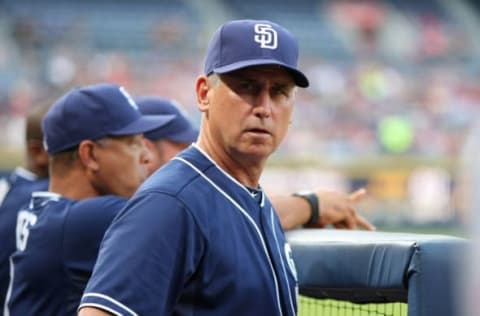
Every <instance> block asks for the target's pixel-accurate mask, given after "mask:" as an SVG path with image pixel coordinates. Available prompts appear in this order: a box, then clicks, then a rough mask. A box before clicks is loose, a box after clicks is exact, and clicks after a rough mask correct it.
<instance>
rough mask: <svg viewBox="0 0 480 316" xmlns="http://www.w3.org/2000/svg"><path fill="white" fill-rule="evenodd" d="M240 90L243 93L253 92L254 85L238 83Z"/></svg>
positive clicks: (244, 82) (246, 82)
mask: <svg viewBox="0 0 480 316" xmlns="http://www.w3.org/2000/svg"><path fill="white" fill-rule="evenodd" d="M240 88H241V89H242V90H243V91H254V90H255V85H254V84H253V83H252V82H249V81H243V82H241V83H240Z"/></svg>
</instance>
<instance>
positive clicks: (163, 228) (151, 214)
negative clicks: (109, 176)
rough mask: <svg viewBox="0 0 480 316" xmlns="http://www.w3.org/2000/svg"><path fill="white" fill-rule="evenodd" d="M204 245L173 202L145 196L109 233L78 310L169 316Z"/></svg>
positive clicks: (183, 211) (162, 196)
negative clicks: (85, 308)
mask: <svg viewBox="0 0 480 316" xmlns="http://www.w3.org/2000/svg"><path fill="white" fill-rule="evenodd" d="M203 250H204V239H203V237H202V235H201V232H200V230H199V229H198V227H197V225H196V223H195V221H194V219H193V217H192V215H191V214H190V213H189V211H188V210H187V209H186V208H185V206H184V205H183V204H182V203H181V202H180V201H179V200H178V199H176V198H175V197H173V196H170V195H168V194H164V193H157V192H144V193H142V194H141V195H138V196H136V197H134V198H133V199H132V200H131V201H130V202H129V203H128V204H127V206H126V207H125V208H124V209H123V210H122V211H121V212H120V214H118V216H117V217H116V218H115V220H114V222H113V223H112V225H111V226H110V228H109V229H108V231H107V233H106V235H105V238H104V240H103V243H102V245H101V249H100V254H99V257H98V261H97V263H96V266H95V269H94V272H93V275H92V277H91V279H90V281H89V283H88V285H87V288H86V290H85V292H84V295H83V297H82V301H81V304H80V307H79V308H82V307H85V306H92V307H97V308H101V309H104V310H106V311H109V312H116V313H119V314H121V315H147V316H148V315H169V314H172V312H173V306H174V303H175V302H176V301H177V299H178V296H179V295H180V292H181V289H182V286H183V285H184V284H185V283H186V282H187V280H188V279H189V278H190V277H191V276H192V274H193V273H194V272H195V271H196V269H197V267H198V265H199V261H200V258H201V257H202V253H203Z"/></svg>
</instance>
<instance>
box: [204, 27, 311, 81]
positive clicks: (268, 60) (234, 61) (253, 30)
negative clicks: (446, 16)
mask: <svg viewBox="0 0 480 316" xmlns="http://www.w3.org/2000/svg"><path fill="white" fill-rule="evenodd" d="M297 62H298V43H297V40H296V39H295V38H294V37H293V35H292V34H291V33H290V32H289V31H288V30H287V29H285V28H283V27H281V26H280V25H278V24H276V23H273V22H270V21H262V20H237V21H230V22H227V23H225V24H223V25H222V26H221V27H220V28H219V29H218V30H217V31H216V32H215V33H214V34H213V36H212V39H211V40H210V43H209V44H208V49H207V57H206V59H205V74H206V75H210V74H212V73H217V74H224V73H227V72H231V71H234V70H238V69H241V68H245V67H249V66H258V65H281V66H283V67H285V68H286V69H287V70H288V71H289V72H290V74H291V75H292V76H293V79H294V80H295V84H296V85H297V86H299V87H303V88H305V87H308V84H309V83H308V79H307V77H306V76H305V75H304V74H303V73H302V72H301V71H300V70H298V69H297Z"/></svg>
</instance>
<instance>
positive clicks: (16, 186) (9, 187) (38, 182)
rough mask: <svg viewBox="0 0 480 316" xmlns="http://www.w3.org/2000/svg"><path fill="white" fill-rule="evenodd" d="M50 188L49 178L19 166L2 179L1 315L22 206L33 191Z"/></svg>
mask: <svg viewBox="0 0 480 316" xmlns="http://www.w3.org/2000/svg"><path fill="white" fill-rule="evenodd" d="M47 188H48V179H38V178H37V176H36V175H35V174H33V173H31V172H30V171H28V170H26V169H24V168H21V167H18V168H16V169H15V170H14V171H13V172H12V173H11V174H10V175H9V176H8V177H6V178H2V179H0V245H1V246H0V316H1V315H3V305H4V300H5V295H6V294H7V288H8V282H9V271H8V270H9V269H8V258H9V257H10V255H11V254H12V253H13V252H14V251H15V225H16V223H17V213H18V211H19V210H20V208H21V207H22V206H24V205H27V204H28V201H29V200H30V196H31V194H32V192H33V191H43V190H46V189H47Z"/></svg>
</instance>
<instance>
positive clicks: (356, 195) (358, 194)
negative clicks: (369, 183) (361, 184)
mask: <svg viewBox="0 0 480 316" xmlns="http://www.w3.org/2000/svg"><path fill="white" fill-rule="evenodd" d="M365 195H367V190H366V189H365V188H360V189H358V190H356V191H355V192H352V193H350V195H349V198H350V200H352V201H354V202H357V201H358V200H361V199H362V198H364V197H365Z"/></svg>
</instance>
